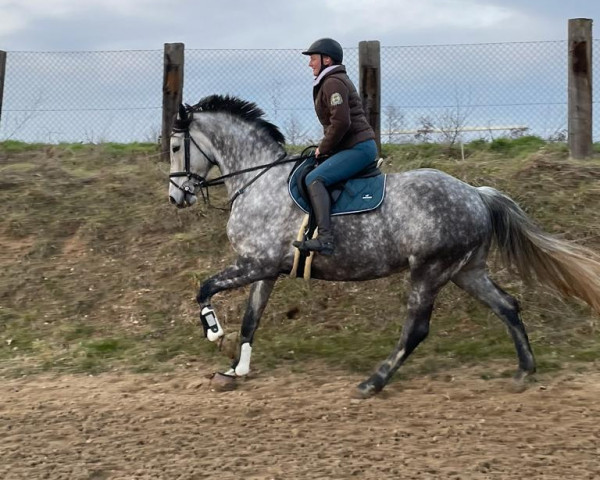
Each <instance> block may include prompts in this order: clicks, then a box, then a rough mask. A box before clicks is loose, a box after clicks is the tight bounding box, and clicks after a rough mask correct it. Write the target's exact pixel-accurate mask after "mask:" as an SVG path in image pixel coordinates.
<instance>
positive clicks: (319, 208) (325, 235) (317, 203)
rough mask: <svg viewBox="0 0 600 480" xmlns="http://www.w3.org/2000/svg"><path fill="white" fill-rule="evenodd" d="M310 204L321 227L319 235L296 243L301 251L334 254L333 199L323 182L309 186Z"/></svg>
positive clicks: (316, 182)
mask: <svg viewBox="0 0 600 480" xmlns="http://www.w3.org/2000/svg"><path fill="white" fill-rule="evenodd" d="M308 195H309V196H310V203H311V204H312V208H313V211H314V212H315V217H316V220H317V226H318V227H319V235H318V236H317V238H312V239H310V240H307V241H305V242H294V246H295V247H298V248H299V249H300V250H312V251H315V252H319V253H320V254H321V255H331V254H333V250H334V245H333V230H332V229H331V197H330V196H329V192H328V191H327V187H325V184H324V183H323V182H322V181H321V180H315V181H314V182H312V183H311V184H310V185H309V186H308Z"/></svg>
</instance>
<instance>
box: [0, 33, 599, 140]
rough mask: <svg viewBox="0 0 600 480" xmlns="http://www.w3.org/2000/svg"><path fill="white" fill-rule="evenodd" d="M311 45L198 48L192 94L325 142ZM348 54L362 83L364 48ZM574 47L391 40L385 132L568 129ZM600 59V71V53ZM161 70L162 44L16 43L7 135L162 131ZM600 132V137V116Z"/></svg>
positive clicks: (464, 134) (385, 60)
mask: <svg viewBox="0 0 600 480" xmlns="http://www.w3.org/2000/svg"><path fill="white" fill-rule="evenodd" d="M598 47H600V44H599V43H598V41H597V40H595V41H594V45H593V49H595V50H596V51H598ZM300 52H301V49H297V50H296V49H287V50H285V49H275V50H198V49H188V50H186V51H185V74H184V76H185V88H184V102H186V103H190V104H193V103H196V102H197V101H198V100H200V98H202V97H204V96H206V95H210V94H213V93H220V94H232V95H237V96H239V97H241V98H243V99H245V100H250V101H253V102H255V103H257V105H258V106H259V107H261V108H262V109H263V110H264V111H265V112H266V114H267V116H268V118H269V120H270V121H272V122H274V123H275V124H277V125H278V126H279V127H280V128H281V130H282V131H283V132H284V134H285V135H286V138H287V140H288V143H291V144H303V143H314V142H316V141H317V140H318V139H319V138H320V135H321V128H320V126H319V124H318V122H317V120H316V116H315V114H314V111H313V105H312V75H311V72H310V70H309V68H308V58H307V57H305V56H302V55H301V54H300ZM344 54H345V59H344V63H345V65H346V67H347V70H348V74H349V75H350V78H351V79H352V80H353V81H354V82H355V84H356V85H358V48H345V49H344ZM567 55H568V52H567V42H566V41H556V42H527V43H499V44H474V45H432V46H411V47H385V46H382V47H381V132H382V142H394V143H398V142H414V141H455V140H457V138H456V137H457V135H458V136H461V140H464V139H468V138H482V137H483V138H488V139H489V138H495V137H499V136H508V135H520V134H523V133H527V134H532V135H538V136H540V137H542V138H545V139H551V140H564V139H565V136H566V128H567V94H568V92H567V61H568V56H567ZM593 67H594V69H595V70H596V71H597V72H600V69H599V61H598V60H596V59H594V61H593ZM162 76H163V51H162V50H149V51H113V52H8V54H7V62H6V78H5V85H4V103H3V106H2V117H1V122H0V140H7V139H14V140H22V141H27V142H47V143H57V142H84V143H99V142H132V141H149V142H156V141H157V140H158V136H159V135H160V129H161V125H160V123H161V111H162V81H163V78H162ZM598 77H599V75H595V76H594V84H596V83H597V80H595V79H596V78H598ZM593 136H594V139H595V140H596V141H600V123H599V122H598V121H594V126H593Z"/></svg>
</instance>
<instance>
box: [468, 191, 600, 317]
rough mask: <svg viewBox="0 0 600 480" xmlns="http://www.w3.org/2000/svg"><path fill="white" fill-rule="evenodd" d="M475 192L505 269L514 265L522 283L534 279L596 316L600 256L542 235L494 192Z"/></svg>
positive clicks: (599, 296) (599, 308) (599, 295)
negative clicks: (487, 216) (579, 301)
mask: <svg viewBox="0 0 600 480" xmlns="http://www.w3.org/2000/svg"><path fill="white" fill-rule="evenodd" d="M477 191H478V192H479V194H480V196H481V199H482V200H483V202H484V204H485V205H486V207H487V209H488V211H489V212H490V219H491V222H492V228H493V233H494V238H495V240H496V243H497V245H498V248H499V250H500V253H501V255H502V257H503V259H504V261H505V262H506V264H507V265H509V266H511V265H514V266H515V267H516V269H517V270H518V272H519V274H520V275H521V278H523V279H524V280H526V281H529V280H531V279H532V278H534V277H535V278H537V279H538V280H539V281H540V282H541V283H543V284H545V285H548V286H550V287H553V288H555V289H556V290H557V291H558V292H560V293H561V294H562V295H564V296H571V297H578V298H580V299H582V300H583V301H584V302H586V303H587V304H588V305H590V306H591V307H592V308H593V309H594V310H595V311H596V312H598V313H600V256H598V255H597V254H596V253H594V252H593V251H591V250H590V249H588V248H585V247H582V246H580V245H576V244H574V243H570V242H567V241H564V240H560V239H558V238H555V237H553V236H551V235H550V234H548V233H545V232H543V231H542V230H541V229H540V228H539V227H537V226H536V225H535V224H534V223H533V222H532V221H531V220H530V219H529V218H528V217H527V215H526V214H525V212H523V210H521V208H519V206H518V205H517V204H516V203H515V202H514V201H513V200H511V199H510V198H509V197H507V196H506V195H503V194H502V193H500V192H498V191H497V190H495V189H493V188H490V187H479V188H478V189H477Z"/></svg>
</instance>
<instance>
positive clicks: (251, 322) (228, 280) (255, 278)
mask: <svg viewBox="0 0 600 480" xmlns="http://www.w3.org/2000/svg"><path fill="white" fill-rule="evenodd" d="M276 278H277V272H275V271H272V269H270V268H268V267H265V266H264V265H261V264H260V263H259V262H257V261H253V260H250V259H247V258H244V257H240V258H238V259H237V261H236V262H235V263H234V264H233V265H231V266H229V267H227V268H226V269H225V270H223V271H222V272H220V273H218V274H216V275H214V276H212V277H210V278H209V279H208V280H206V281H205V282H203V283H202V285H201V286H200V290H199V292H198V295H197V297H196V300H197V301H198V304H199V305H200V308H201V313H200V320H201V322H202V326H203V328H204V333H205V335H206V337H207V338H208V339H209V340H210V341H212V342H214V341H216V340H219V339H220V338H222V337H223V335H224V331H223V328H222V327H221V325H220V323H219V321H218V319H217V316H216V314H215V312H214V310H213V308H212V307H211V305H210V299H211V298H212V297H213V295H215V294H216V293H219V292H222V291H224V290H229V289H232V288H239V287H243V286H246V285H248V284H253V285H252V289H251V292H250V299H249V302H248V307H247V309H246V314H245V315H244V321H243V323H242V335H241V339H240V351H239V352H238V358H237V360H236V365H235V367H234V368H236V369H238V367H239V371H240V372H243V371H244V369H245V365H246V363H247V365H248V366H249V359H250V351H251V343H252V338H253V336H254V332H255V330H256V328H257V327H258V322H259V320H260V317H261V315H262V313H263V311H264V309H265V306H266V304H267V302H268V300H269V295H270V294H271V291H272V290H273V286H274V284H275V280H276ZM246 358H247V359H248V361H247V362H246V361H245V359H246ZM240 364H241V365H240ZM248 368H249V367H248ZM245 373H248V372H247V371H246V372H245ZM245 373H238V374H245Z"/></svg>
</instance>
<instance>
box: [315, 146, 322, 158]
mask: <svg viewBox="0 0 600 480" xmlns="http://www.w3.org/2000/svg"><path fill="white" fill-rule="evenodd" d="M319 155H321V152H319V147H317V149H316V150H315V158H318V157H319Z"/></svg>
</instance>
